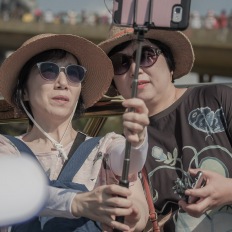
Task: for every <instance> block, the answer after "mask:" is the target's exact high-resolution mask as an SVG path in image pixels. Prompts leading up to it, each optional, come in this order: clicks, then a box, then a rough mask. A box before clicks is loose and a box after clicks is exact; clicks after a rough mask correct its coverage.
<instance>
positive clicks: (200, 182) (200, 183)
mask: <svg viewBox="0 0 232 232" xmlns="http://www.w3.org/2000/svg"><path fill="white" fill-rule="evenodd" d="M194 179H195V182H194V183H193V185H192V188H193V189H197V188H202V187H204V186H205V184H206V181H205V179H204V176H203V173H202V172H201V171H199V172H198V173H197V175H196V177H195V178H194ZM198 199H199V198H198V197H193V196H189V197H188V203H189V204H192V203H195V202H196V201H197V200H198Z"/></svg>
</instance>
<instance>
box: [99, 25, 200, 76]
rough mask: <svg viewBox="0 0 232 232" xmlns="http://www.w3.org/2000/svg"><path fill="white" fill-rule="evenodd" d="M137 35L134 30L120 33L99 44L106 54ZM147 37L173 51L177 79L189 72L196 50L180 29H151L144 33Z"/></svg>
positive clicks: (174, 74)
mask: <svg viewBox="0 0 232 232" xmlns="http://www.w3.org/2000/svg"><path fill="white" fill-rule="evenodd" d="M136 38H137V35H136V34H134V33H133V32H125V33H120V36H117V37H114V38H111V39H108V40H106V41H104V42H102V43H100V44H99V47H100V48H102V49H103V50H104V51H105V52H106V54H108V53H109V52H110V51H111V50H112V49H113V48H114V47H115V46H117V45H119V44H121V43H124V42H126V41H129V40H135V39H136ZM144 38H145V39H154V40H158V41H160V42H162V43H163V44H166V45H167V46H168V47H169V48H170V49H171V52H172V55H173V57H174V61H175V66H176V68H175V70H174V73H173V78H174V79H177V78H180V77H182V76H184V75H186V74H188V73H189V72H190V71H191V69H192V67H193V63H194V59H195V58H194V52H193V48H192V45H191V43H190V41H189V39H188V38H187V37H186V36H185V35H184V34H183V33H182V32H180V31H168V30H156V29H155V30H153V29H151V30H149V31H148V32H147V33H145V35H144Z"/></svg>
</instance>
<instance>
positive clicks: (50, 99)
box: [0, 34, 149, 232]
mask: <svg viewBox="0 0 232 232" xmlns="http://www.w3.org/2000/svg"><path fill="white" fill-rule="evenodd" d="M112 77H113V68H112V65H111V62H110V60H109V58H108V57H107V56H106V54H105V53H104V52H103V51H102V50H101V49H100V48H99V47H98V46H96V45H95V44H93V43H92V42H90V41H88V40H86V39H84V38H82V37H78V36H74V35H65V34H60V35H56V34H42V35H37V36H35V37H32V38H31V39H29V40H28V41H26V42H25V43H24V44H23V45H22V46H21V47H20V48H19V49H18V50H16V51H15V52H14V53H13V54H12V55H11V56H10V57H8V58H7V59H6V60H5V61H4V63H3V64H2V66H1V68H0V92H1V93H2V95H3V96H4V98H5V100H7V101H8V102H9V103H10V104H12V105H13V106H16V107H18V108H20V109H21V110H22V111H24V112H25V113H26V114H27V115H28V117H29V119H30V124H31V129H30V130H29V131H28V132H27V133H26V134H23V135H21V136H19V139H20V140H21V141H22V142H23V143H24V144H26V145H27V146H28V147H29V148H30V149H31V150H32V151H33V152H34V154H35V155H36V157H37V159H38V160H39V162H40V163H41V165H42V167H43V169H44V170H45V172H46V174H47V176H48V177H49V179H50V180H56V179H57V177H58V175H59V173H60V171H61V169H62V167H63V166H64V163H65V161H66V160H67V154H68V152H69V150H70V148H71V146H72V144H73V141H74V139H75V137H76V135H77V134H79V133H78V132H77V131H75V130H74V129H73V127H72V125H71V121H72V118H73V115H74V114H77V115H80V114H81V113H82V112H83V111H84V110H85V109H86V108H88V107H90V106H92V105H93V104H94V103H96V102H97V101H98V100H99V99H100V98H101V97H102V96H103V94H104V93H105V92H106V91H107V89H108V87H109V85H110V83H111V81H112ZM123 105H124V106H125V107H126V108H127V107H133V108H135V111H134V112H125V114H124V116H123V121H124V133H125V136H126V138H127V139H128V141H130V142H131V144H132V153H133V158H134V160H133V161H132V162H131V166H130V167H131V169H130V181H131V184H130V187H129V189H127V188H124V187H121V186H119V185H118V176H120V175H121V169H122V168H121V166H122V162H123V158H124V149H125V138H124V137H123V136H121V135H117V134H115V133H109V134H107V135H106V136H104V137H103V138H101V140H100V141H99V143H98V145H97V146H95V147H94V149H93V150H92V151H91V152H90V154H89V156H88V158H87V159H86V160H85V161H84V163H83V165H82V166H81V167H80V170H79V171H78V172H77V173H76V174H75V175H74V178H73V182H74V183H78V184H80V185H84V187H85V189H87V190H88V192H85V193H80V191H78V190H73V189H62V188H55V187H50V188H49V198H48V201H47V204H46V205H45V209H44V210H43V211H42V213H41V215H43V217H41V218H40V222H41V226H42V227H43V228H46V224H45V223H46V222H49V219H51V218H52V217H62V218H68V219H78V218H79V217H85V218H90V219H92V220H93V221H97V222H100V223H101V224H102V228H103V230H106V231H111V230H112V228H116V229H119V230H122V231H129V230H130V231H134V230H136V231H141V230H142V229H143V227H144V225H146V221H147V218H148V209H147V204H146V199H145V196H144V193H143V189H142V185H141V182H140V180H139V179H138V178H137V173H138V171H140V170H141V169H142V167H143V165H144V162H145V159H146V153H147V147H148V146H147V136H146V134H147V133H146V126H147V125H148V123H149V120H148V110H147V108H146V106H145V104H144V102H143V101H142V100H140V99H137V100H135V99H128V100H126V101H124V103H123ZM88 139H89V137H88V136H87V138H86V140H88ZM8 142H9V141H7V140H6V139H5V138H0V144H2V146H3V145H4V147H5V151H7V149H8V150H9V151H10V153H11V154H12V153H16V154H18V153H19V152H18V151H17V150H16V149H15V148H12V146H11V145H10V143H8ZM1 150H3V151H4V149H3V147H1ZM12 150H13V151H12ZM117 196H122V197H123V198H121V199H120V201H119V200H118V199H119V198H118V197H117ZM119 215H120V216H125V224H122V223H120V222H118V221H115V220H114V219H115V216H119ZM71 221H73V220H71ZM63 224H67V222H66V221H65V222H64V223H63ZM15 231H17V230H15ZM18 231H23V230H18ZM49 231H56V232H57V231H69V230H66V229H64V228H63V227H62V223H61V224H57V225H56V228H55V229H54V228H53V229H52V230H49ZM75 231H76V230H75ZM78 231H79V230H78ZM88 231H89V230H88ZM92 231H99V227H98V229H97V227H96V228H95V229H93V230H92ZM30 232H31V231H30ZM32 232H33V231H32Z"/></svg>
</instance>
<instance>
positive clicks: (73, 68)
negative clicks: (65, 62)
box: [66, 65, 86, 83]
mask: <svg viewBox="0 0 232 232" xmlns="http://www.w3.org/2000/svg"><path fill="white" fill-rule="evenodd" d="M66 72H67V76H68V79H69V80H70V81H71V82H74V83H80V82H82V81H83V80H84V77H85V72H86V70H85V68H84V67H82V66H80V65H69V66H68V67H67V68H66Z"/></svg>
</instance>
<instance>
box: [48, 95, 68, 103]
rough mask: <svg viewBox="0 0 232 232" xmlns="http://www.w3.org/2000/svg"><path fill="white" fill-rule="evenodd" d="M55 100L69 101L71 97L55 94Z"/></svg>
mask: <svg viewBox="0 0 232 232" xmlns="http://www.w3.org/2000/svg"><path fill="white" fill-rule="evenodd" d="M52 99H53V100H56V101H65V102H68V101H69V98H68V97H66V96H61V95H60V96H55V97H53V98H52Z"/></svg>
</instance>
